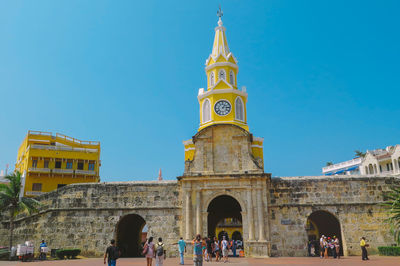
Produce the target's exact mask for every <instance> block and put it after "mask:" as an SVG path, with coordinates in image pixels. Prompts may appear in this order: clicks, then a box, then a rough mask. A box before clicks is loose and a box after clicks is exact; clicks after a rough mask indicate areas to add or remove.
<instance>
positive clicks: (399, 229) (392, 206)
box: [383, 186, 400, 245]
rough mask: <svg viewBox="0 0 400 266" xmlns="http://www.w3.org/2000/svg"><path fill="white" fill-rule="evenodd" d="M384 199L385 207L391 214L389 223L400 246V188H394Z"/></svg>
mask: <svg viewBox="0 0 400 266" xmlns="http://www.w3.org/2000/svg"><path fill="white" fill-rule="evenodd" d="M384 198H385V199H386V200H385V202H384V203H383V205H384V206H386V207H387V208H388V214H389V218H388V219H387V221H388V222H389V223H390V225H391V231H392V233H393V236H394V239H395V241H396V242H397V244H398V245H400V186H395V187H392V189H391V190H390V191H389V192H386V193H385V194H384Z"/></svg>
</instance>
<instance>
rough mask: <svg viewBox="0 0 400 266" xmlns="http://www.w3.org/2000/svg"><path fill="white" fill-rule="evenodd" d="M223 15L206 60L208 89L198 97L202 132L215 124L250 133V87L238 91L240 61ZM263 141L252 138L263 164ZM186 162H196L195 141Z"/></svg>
mask: <svg viewBox="0 0 400 266" xmlns="http://www.w3.org/2000/svg"><path fill="white" fill-rule="evenodd" d="M221 16H222V12H221V13H220V17H219V20H218V26H217V27H216V28H215V36H214V43H213V48H212V51H211V54H210V55H209V57H208V58H207V60H206V64H205V72H206V75H207V87H206V89H204V88H200V89H199V93H198V96H197V99H198V102H199V104H200V127H199V131H201V130H202V129H204V128H206V127H208V126H211V125H215V124H232V125H236V126H239V127H241V128H243V129H245V130H246V131H249V126H248V125H247V110H246V104H247V92H246V87H244V86H243V87H242V88H241V89H239V88H238V82H237V75H238V72H239V67H238V65H237V60H236V58H235V57H234V56H233V54H232V52H231V51H230V50H229V46H228V41H227V38H226V34H225V31H226V29H225V27H224V26H223V23H222V20H221ZM263 141H264V139H263V138H257V137H253V138H252V144H251V150H252V155H253V156H254V157H255V158H256V159H257V160H258V161H260V162H263ZM183 145H184V146H185V161H188V160H190V161H191V160H193V158H194V155H195V145H194V143H193V141H192V140H187V141H184V142H183Z"/></svg>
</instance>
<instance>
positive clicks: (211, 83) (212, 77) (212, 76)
mask: <svg viewBox="0 0 400 266" xmlns="http://www.w3.org/2000/svg"><path fill="white" fill-rule="evenodd" d="M214 83H215V80H214V72H211V73H210V86H214Z"/></svg>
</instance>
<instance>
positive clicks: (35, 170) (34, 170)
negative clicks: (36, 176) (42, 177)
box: [28, 167, 50, 173]
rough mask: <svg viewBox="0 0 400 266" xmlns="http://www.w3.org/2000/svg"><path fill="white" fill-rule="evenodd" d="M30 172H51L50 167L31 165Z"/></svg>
mask: <svg viewBox="0 0 400 266" xmlns="http://www.w3.org/2000/svg"><path fill="white" fill-rule="evenodd" d="M28 171H29V172H32V173H50V169H49V168H35V167H31V168H29V169H28Z"/></svg>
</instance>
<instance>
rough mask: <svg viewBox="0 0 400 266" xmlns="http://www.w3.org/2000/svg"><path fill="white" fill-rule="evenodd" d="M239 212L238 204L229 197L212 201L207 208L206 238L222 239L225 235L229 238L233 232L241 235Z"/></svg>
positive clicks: (224, 196) (240, 209)
mask: <svg viewBox="0 0 400 266" xmlns="http://www.w3.org/2000/svg"><path fill="white" fill-rule="evenodd" d="M241 211H242V208H241V207H240V204H239V202H238V201H237V200H236V199H234V198H233V197H231V196H228V195H222V196H218V197H216V198H215V199H213V200H212V201H211V202H210V204H209V205H208V208H207V212H208V218H207V222H208V228H207V229H208V236H211V237H214V236H217V237H220V236H221V237H222V235H224V234H225V235H226V236H227V238H229V236H230V235H232V233H233V232H234V231H238V232H240V233H241V234H243V227H242V214H241ZM221 233H222V234H221Z"/></svg>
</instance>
